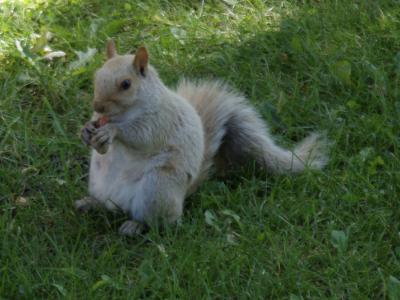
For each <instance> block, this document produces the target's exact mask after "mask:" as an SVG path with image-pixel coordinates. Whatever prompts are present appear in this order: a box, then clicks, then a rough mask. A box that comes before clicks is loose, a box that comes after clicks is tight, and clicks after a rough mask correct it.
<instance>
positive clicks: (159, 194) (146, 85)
mask: <svg viewBox="0 0 400 300" xmlns="http://www.w3.org/2000/svg"><path fill="white" fill-rule="evenodd" d="M107 56H108V60H107V61H106V62H105V64H104V65H103V66H102V68H100V69H99V70H98V71H97V72H96V75H95V88H94V101H93V104H94V109H95V113H94V115H93V118H92V121H91V122H88V123H87V124H86V126H85V127H84V128H83V130H82V138H83V140H84V141H85V143H86V144H88V145H90V146H92V147H93V150H92V156H91V162H90V174H89V194H90V196H89V197H86V198H84V199H82V200H79V201H77V202H76V207H77V208H78V209H80V210H87V209H89V208H90V207H92V206H94V205H96V204H97V203H102V204H103V205H104V206H106V207H107V208H109V209H116V208H119V209H122V210H123V211H125V212H127V213H128V214H129V215H130V217H131V219H132V220H130V221H127V222H125V223H124V224H123V225H122V226H121V228H120V232H121V233H122V234H125V235H132V234H135V233H140V232H141V231H142V229H143V226H144V225H146V224H147V225H152V224H154V223H157V222H163V223H164V222H165V223H171V222H174V221H176V220H177V219H178V218H179V217H180V216H181V214H182V208H183V201H184V199H185V197H187V196H188V195H189V194H191V193H192V192H193V191H194V190H195V189H196V187H197V186H198V185H199V184H200V183H201V182H202V181H203V180H204V179H205V178H206V177H207V175H208V173H209V171H210V169H211V168H212V167H213V166H215V168H217V169H224V168H227V167H228V166H229V165H234V164H238V163H241V162H244V161H246V160H247V161H248V160H249V159H254V160H255V161H256V162H257V164H258V165H260V166H262V167H265V168H266V169H267V170H270V171H273V172H276V173H297V172H300V171H302V170H304V168H305V167H306V166H308V167H309V168H311V169H320V168H322V167H323V166H324V165H325V163H326V156H325V155H324V151H323V147H324V146H325V142H324V141H323V140H319V136H318V135H316V134H314V135H311V136H310V137H308V138H306V139H305V140H304V141H302V142H301V143H300V144H299V145H298V146H296V147H295V149H294V151H289V150H286V149H283V148H281V147H279V146H278V145H276V144H275V142H274V141H273V139H272V138H271V137H270V135H269V133H268V129H267V126H266V124H265V123H264V121H263V120H262V119H261V117H260V116H259V115H258V114H257V112H256V111H255V110H254V109H253V108H252V107H251V106H250V105H249V103H248V102H247V100H246V99H245V98H244V97H243V96H242V95H240V94H238V93H236V92H234V91H233V90H232V89H230V88H229V87H228V86H227V85H225V84H224V83H221V82H219V81H198V82H190V81H188V80H183V81H181V82H180V83H179V85H178V87H177V89H176V91H174V90H171V89H169V88H167V87H166V86H165V85H164V84H163V82H162V81H161V80H160V78H159V76H158V74H157V72H156V71H155V69H154V68H153V67H151V66H150V65H149V64H148V54H147V51H146V49H145V48H143V47H142V48H139V49H138V51H137V52H136V54H135V55H123V56H119V55H117V54H116V51H115V46H114V44H113V42H108V44H107ZM127 82H128V84H127ZM127 85H128V87H127ZM126 87H127V88H126ZM101 115H105V116H107V117H108V119H109V122H108V123H107V124H106V125H104V126H102V127H100V128H95V126H94V122H95V121H96V120H97V119H98V118H99V117H100V116H101Z"/></svg>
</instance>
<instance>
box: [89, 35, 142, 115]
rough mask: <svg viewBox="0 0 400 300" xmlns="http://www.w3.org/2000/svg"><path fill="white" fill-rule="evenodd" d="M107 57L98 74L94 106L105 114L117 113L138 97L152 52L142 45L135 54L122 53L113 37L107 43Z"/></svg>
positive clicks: (96, 76) (95, 81) (95, 83)
mask: <svg viewBox="0 0 400 300" xmlns="http://www.w3.org/2000/svg"><path fill="white" fill-rule="evenodd" d="M106 54H107V61H106V62H105V63H104V65H103V66H102V67H101V68H100V69H99V70H97V72H96V74H95V78H94V98H93V108H94V110H95V111H96V112H98V113H100V114H104V115H109V116H111V115H116V114H119V113H121V112H123V111H124V110H125V108H126V107H130V106H132V105H133V104H134V102H135V101H136V93H137V91H138V88H139V86H140V82H141V81H142V80H144V79H145V78H146V75H147V71H148V54H147V50H146V48H144V47H140V48H139V49H138V50H137V51H136V54H135V55H118V54H117V51H116V49H115V44H114V42H113V41H111V40H109V41H108V42H107V45H106Z"/></svg>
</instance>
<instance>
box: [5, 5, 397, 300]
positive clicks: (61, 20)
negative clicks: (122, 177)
mask: <svg viewBox="0 0 400 300" xmlns="http://www.w3.org/2000/svg"><path fill="white" fill-rule="evenodd" d="M108 38H113V39H114V40H115V41H116V44H117V45H118V48H119V51H120V52H121V53H124V52H131V51H133V50H134V49H136V48H137V47H138V46H140V45H146V47H147V49H148V51H149V53H150V61H151V63H152V64H153V65H154V66H155V67H156V68H157V69H158V70H159V73H160V76H161V78H162V79H163V80H164V81H165V82H166V83H167V84H168V85H170V86H174V85H175V84H176V82H177V81H178V79H179V78H180V77H182V76H185V77H188V78H204V77H206V78H220V79H223V80H225V81H226V82H228V83H229V84H230V85H232V86H233V87H235V88H236V89H238V90H240V91H242V92H243V93H244V94H245V95H246V96H247V97H248V98H249V99H250V101H251V102H252V103H253V104H254V105H255V106H256V107H257V109H258V111H260V112H261V114H262V116H263V117H264V119H265V120H266V121H267V122H268V123H269V124H270V127H271V131H272V132H273V134H274V136H276V139H277V140H278V141H279V143H280V144H281V145H284V146H286V147H290V146H292V145H293V144H294V142H296V141H298V140H300V139H302V138H303V137H305V136H306V135H307V134H309V133H310V132H313V131H325V132H326V134H327V136H328V137H329V139H330V140H331V141H332V145H331V148H330V161H329V164H328V165H327V167H326V168H325V169H324V170H323V171H321V172H316V171H306V172H304V173H303V174H300V175H298V176H283V175H279V176H276V175H272V174H269V173H265V172H262V171H261V172H260V171H258V170H255V169H254V168H252V167H251V166H250V167H245V168H243V169H242V170H237V171H235V172H231V174H229V175H230V176H228V177H227V178H216V177H212V178H210V179H209V180H208V181H207V182H206V183H205V184H203V185H202V187H201V188H200V189H199V190H198V192H197V193H196V194H194V195H193V196H191V197H190V198H189V199H188V200H187V201H186V207H185V213H184V216H183V219H182V221H181V222H180V223H179V224H178V225H177V226H172V227H170V228H166V229H165V230H163V231H161V232H159V231H158V230H156V229H154V230H151V231H150V232H149V233H147V235H146V236H145V237H144V238H131V239H130V238H125V237H121V236H119V235H118V233H117V231H118V227H119V226H120V225H121V223H122V222H123V221H124V220H125V216H124V215H122V214H116V215H114V214H111V213H108V212H106V211H103V210H97V211H94V212H91V213H89V214H88V215H86V216H82V215H79V214H77V213H76V212H75V211H74V208H73V203H74V201H75V200H77V199H80V198H82V197H83V196H85V195H86V193H87V191H86V184H87V173H88V157H89V150H88V149H87V148H86V147H85V146H84V145H83V144H82V143H81V141H80V139H79V135H78V132H79V129H80V128H81V126H82V124H83V123H84V122H85V121H87V120H88V119H89V117H90V114H91V104H90V103H91V97H92V96H91V95H92V78H93V73H94V71H95V69H97V68H98V67H99V66H100V65H101V64H102V62H103V61H104V43H105V41H106V40H107V39H108ZM56 51H58V52H56ZM61 51H62V52H61ZM49 53H53V54H52V55H56V54H58V56H59V57H54V58H53V59H52V60H49V59H48V58H47V57H48V55H49ZM46 55H47V56H46ZM56 56H57V55H56ZM399 84H400V6H399V3H398V1H390V0H380V1H374V0H365V1H346V0H336V1H333V0H332V1H329V0H326V1H311V0H310V1H306V0H303V1H294V0H292V1H277V0H271V1H260V0H253V1H250V0H247V1H245V0H244V1H236V0H225V1H217V0H215V1H200V0H198V1H183V0H182V1H173V0H170V1H167V0H159V1H156V0H151V1H100V0H97V1H96V0H88V1H85V0H82V1H79V0H71V1H63V0H59V1H58V0H57V1H44V0H36V1H27V0H24V1H4V0H3V1H0V299H44V298H48V299H56V298H67V299H112V298H114V299H128V298H129V299H138V298H140V299H290V300H299V299H368V298H369V299H391V300H393V299H400V236H399V232H400V205H399V203H400V201H399V200H400V199H399V196H400V193H399V187H400V186H399V180H400V173H399V167H400V164H399V145H400V139H399V132H400V121H399V120H400V94H399V86H400V85H399Z"/></svg>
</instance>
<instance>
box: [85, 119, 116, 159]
mask: <svg viewBox="0 0 400 300" xmlns="http://www.w3.org/2000/svg"><path fill="white" fill-rule="evenodd" d="M115 134H116V128H115V127H114V126H112V125H110V124H106V125H104V126H102V127H100V128H98V129H96V131H95V132H94V134H93V136H92V137H91V138H90V144H91V145H92V147H93V148H94V149H96V151H97V152H98V153H100V154H104V153H106V152H107V151H108V147H109V146H110V144H111V143H112V142H113V140H114V137H115Z"/></svg>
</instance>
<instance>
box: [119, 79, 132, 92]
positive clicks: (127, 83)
mask: <svg viewBox="0 0 400 300" xmlns="http://www.w3.org/2000/svg"><path fill="white" fill-rule="evenodd" d="M130 87H131V81H130V80H129V79H125V80H123V81H122V82H121V88H122V89H123V90H127V89H129V88H130Z"/></svg>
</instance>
